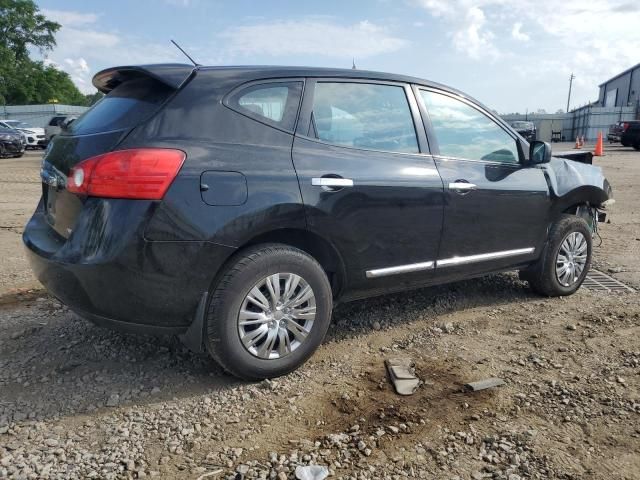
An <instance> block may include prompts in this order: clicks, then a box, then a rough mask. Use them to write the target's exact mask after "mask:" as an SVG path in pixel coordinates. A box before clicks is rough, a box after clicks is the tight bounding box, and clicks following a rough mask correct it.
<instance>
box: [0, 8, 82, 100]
mask: <svg viewBox="0 0 640 480" xmlns="http://www.w3.org/2000/svg"><path fill="white" fill-rule="evenodd" d="M59 29H60V24H58V23H56V22H52V21H50V20H47V18H46V17H45V16H44V15H42V14H41V13H39V9H38V7H37V5H36V4H35V3H34V2H33V1H31V0H0V104H5V105H20V104H40V103H50V102H57V103H65V104H71V105H86V104H89V103H88V102H90V101H92V100H93V98H91V99H89V98H87V96H85V95H83V94H82V93H80V91H79V90H78V88H77V87H76V86H75V85H74V84H73V82H72V81H71V78H70V77H69V75H68V74H67V73H65V72H62V71H60V70H57V69H56V68H54V67H52V66H50V65H49V66H47V65H44V63H43V62H41V61H36V60H32V59H30V58H29V48H34V47H35V48H37V49H39V50H40V52H42V53H45V52H47V51H49V50H51V49H52V48H53V47H55V45H56V40H55V33H56V32H57V31H58V30H59Z"/></svg>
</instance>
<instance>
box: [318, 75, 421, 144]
mask: <svg viewBox="0 0 640 480" xmlns="http://www.w3.org/2000/svg"><path fill="white" fill-rule="evenodd" d="M313 121H314V125H315V135H316V137H317V138H319V139H320V140H323V141H325V142H329V143H333V144H336V145H346V146H349V147H356V148H369V149H373V150H385V151H390V152H406V153H417V152H418V141H417V139H416V132H415V129H414V126H413V120H412V118H411V111H410V110H409V104H408V102H407V97H406V95H405V93H404V88H403V87H397V86H392V85H378V84H370V83H341V82H340V83H339V82H336V83H331V82H318V83H317V84H316V87H315V92H314V98H313Z"/></svg>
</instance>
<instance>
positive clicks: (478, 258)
mask: <svg viewBox="0 0 640 480" xmlns="http://www.w3.org/2000/svg"><path fill="white" fill-rule="evenodd" d="M534 250H535V248H533V247H530V248H517V249H515V250H503V251H501V252H491V253H481V254H479V255H469V256H467V257H451V258H445V259H443V260H438V261H437V262H436V266H437V267H455V266H457V265H466V264H468V263H477V262H486V261H487V260H495V259H498V258H507V257H515V256H518V255H525V254H527V253H533V251H534Z"/></svg>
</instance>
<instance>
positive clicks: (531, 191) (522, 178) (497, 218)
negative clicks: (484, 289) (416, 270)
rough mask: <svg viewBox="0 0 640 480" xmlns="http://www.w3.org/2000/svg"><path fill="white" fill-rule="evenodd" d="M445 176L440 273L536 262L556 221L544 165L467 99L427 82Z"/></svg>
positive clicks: (434, 142)
mask: <svg viewBox="0 0 640 480" xmlns="http://www.w3.org/2000/svg"><path fill="white" fill-rule="evenodd" d="M419 98H420V99H421V100H422V106H421V108H422V109H423V116H424V117H425V125H426V128H427V130H428V132H429V144H430V146H431V149H432V151H433V152H434V154H435V155H434V158H435V162H436V165H437V167H438V171H439V172H440V175H441V177H442V180H443V182H444V191H445V212H444V224H443V233H442V242H441V246H440V251H439V253H438V261H437V265H436V275H437V276H438V277H439V278H440V279H455V278H459V277H466V276H471V275H475V274H482V273H488V272H491V271H494V270H501V269H505V268H508V267H510V266H517V265H519V264H522V263H526V262H529V261H531V260H533V259H535V258H537V257H538V256H539V253H540V250H541V248H542V245H543V242H544V240H545V238H546V228H547V225H548V224H549V218H548V217H549V209H550V197H549V190H548V186H547V182H546V180H545V176H544V172H543V170H542V169H541V168H540V167H538V166H533V165H527V164H523V163H520V161H521V159H520V155H519V152H518V144H517V141H516V137H515V136H514V135H513V134H512V133H511V132H509V131H508V130H507V129H505V128H504V127H503V126H502V125H501V124H500V123H499V122H497V121H496V120H494V119H493V118H492V117H491V116H490V115H489V114H488V112H485V111H483V110H482V109H481V107H479V106H477V105H475V104H473V103H471V102H469V101H468V100H466V99H463V98H461V97H458V96H455V95H454V94H450V93H448V92H443V91H440V90H435V89H426V88H424V89H423V88H420V89H419Z"/></svg>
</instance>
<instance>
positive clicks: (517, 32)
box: [511, 22, 530, 42]
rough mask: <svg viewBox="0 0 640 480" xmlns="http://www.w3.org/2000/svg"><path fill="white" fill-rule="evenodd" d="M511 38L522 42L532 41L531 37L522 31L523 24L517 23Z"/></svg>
mask: <svg viewBox="0 0 640 480" xmlns="http://www.w3.org/2000/svg"><path fill="white" fill-rule="evenodd" d="M511 36H512V37H513V38H515V39H516V40H520V41H521V42H528V41H529V40H530V37H529V35H527V34H526V33H524V32H523V31H522V22H516V23H514V24H513V28H512V29H511Z"/></svg>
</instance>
